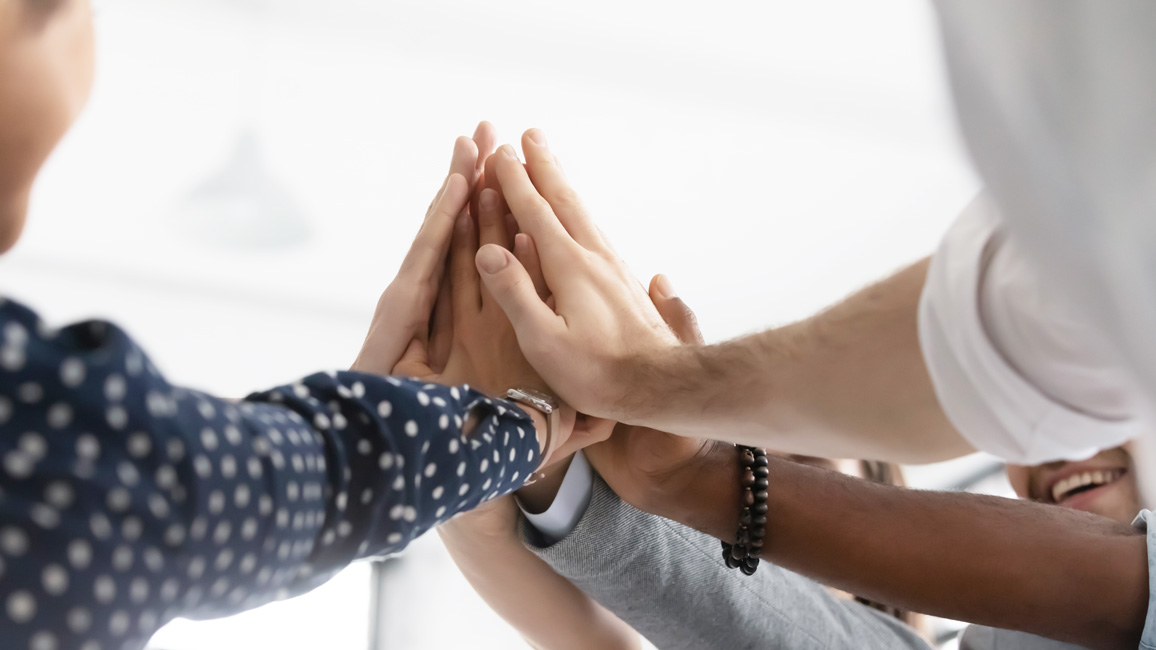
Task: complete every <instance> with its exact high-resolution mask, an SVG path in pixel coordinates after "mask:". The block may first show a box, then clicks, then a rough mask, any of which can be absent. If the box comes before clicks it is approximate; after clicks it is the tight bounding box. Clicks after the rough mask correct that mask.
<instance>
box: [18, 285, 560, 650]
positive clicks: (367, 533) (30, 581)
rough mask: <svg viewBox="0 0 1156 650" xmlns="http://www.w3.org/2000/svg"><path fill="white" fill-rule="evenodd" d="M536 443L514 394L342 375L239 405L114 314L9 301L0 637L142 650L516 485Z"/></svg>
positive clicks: (404, 540)
mask: <svg viewBox="0 0 1156 650" xmlns="http://www.w3.org/2000/svg"><path fill="white" fill-rule="evenodd" d="M471 419H472V424H473V427H474V428H473V429H472V433H471V434H470V435H469V436H468V437H465V436H463V434H462V432H463V429H465V428H467V426H468V425H467V422H468V421H470V420H471ZM538 453H539V450H538V442H537V439H536V437H535V432H534V429H533V424H532V422H531V421H530V419H529V418H528V417H527V415H526V414H525V413H524V412H523V411H522V410H520V409H518V408H517V407H516V406H514V405H512V404H510V403H508V402H504V401H501V400H491V399H489V398H488V397H486V396H484V395H482V394H480V393H478V392H476V391H473V390H470V389H469V388H468V387H447V386H440V385H435V384H422V383H420V382H417V381H413V380H403V379H395V378H392V377H385V378H383V377H378V376H375V375H366V374H361V373H355V372H337V373H326V374H316V375H312V376H310V377H307V378H305V379H304V380H302V381H300V382H298V383H295V384H292V385H289V386H283V387H279V388H275V389H273V390H269V391H265V392H260V393H255V394H253V395H251V396H249V397H248V398H246V399H245V400H244V401H243V402H240V403H231V402H228V401H225V400H221V399H217V398H214V397H210V396H208V395H205V394H203V393H199V392H197V391H193V390H187V389H183V388H177V387H174V386H171V385H170V384H168V383H167V382H166V381H165V380H164V378H163V377H161V375H160V374H159V373H158V372H157V370H156V368H154V367H153V365H152V364H151V363H150V362H149V360H148V358H147V357H146V356H145V355H144V353H143V352H141V350H140V349H139V348H138V347H137V346H136V345H135V344H134V343H133V342H132V341H131V340H130V339H129V338H128V337H127V336H126V335H125V334H124V332H123V331H121V330H120V329H118V328H116V327H115V326H113V325H110V324H108V323H104V322H89V323H83V324H79V325H74V326H71V327H68V328H65V329H62V330H59V331H52V330H49V329H47V328H46V327H45V326H44V325H43V324H42V323H41V322H40V321H39V319H38V318H37V317H36V316H35V314H33V313H32V312H31V311H29V310H28V309H26V308H25V307H23V306H21V305H19V304H17V303H15V302H12V301H4V302H2V303H0V648H3V649H4V650H24V649H25V648H28V649H30V650H68V649H72V648H76V649H81V650H120V649H122V648H125V649H133V650H135V649H138V648H142V647H144V645H145V643H146V642H147V640H148V639H149V637H150V636H151V635H152V634H153V632H155V631H156V630H157V628H159V627H160V626H161V625H163V624H164V623H165V622H166V621H168V620H170V619H172V618H174V617H176V616H185V617H194V618H196V617H212V616H219V615H225V614H231V613H235V612H238V611H241V610H244V609H248V608H251V607H255V606H257V605H261V604H264V603H266V602H269V601H271V600H275V599H279V598H285V597H288V596H291V595H295V594H298V593H302V592H304V591H308V590H309V589H310V588H312V587H314V586H316V585H318V584H320V583H322V582H324V581H325V580H327V579H328V578H329V577H330V576H332V575H333V574H334V573H336V572H337V571H338V570H340V569H341V568H343V567H345V566H346V565H347V564H348V563H349V562H351V561H353V560H355V559H358V558H363V557H368V556H374V555H381V554H387V553H390V552H393V551H397V550H400V549H402V548H404V547H405V546H406V544H408V543H409V542H410V541H411V540H413V539H414V538H416V537H418V536H419V535H421V534H422V533H423V532H425V531H426V530H428V529H429V528H430V527H432V526H434V525H436V524H437V523H439V522H442V521H445V520H446V519H448V518H450V517H451V516H453V515H454V514H456V513H458V512H462V511H464V510H468V509H470V508H473V507H474V506H476V505H478V504H479V503H481V502H482V501H484V500H487V499H490V498H494V497H496V496H499V495H502V494H506V493H508V492H511V491H513V490H515V489H517V488H518V487H521V485H522V484H523V483H524V482H525V480H526V479H527V478H528V477H529V474H530V472H532V471H533V469H534V468H535V467H536V466H537V465H538Z"/></svg>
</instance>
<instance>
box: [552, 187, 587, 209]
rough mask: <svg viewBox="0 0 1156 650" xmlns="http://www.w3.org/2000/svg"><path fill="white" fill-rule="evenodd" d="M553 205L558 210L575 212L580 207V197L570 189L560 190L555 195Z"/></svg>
mask: <svg viewBox="0 0 1156 650" xmlns="http://www.w3.org/2000/svg"><path fill="white" fill-rule="evenodd" d="M554 203H555V204H556V205H557V207H558V208H561V209H566V210H577V209H579V208H581V207H582V197H580V196H578V192H575V191H574V188H572V187H563V188H560V189H559V190H558V191H557V193H556V194H555V198H554Z"/></svg>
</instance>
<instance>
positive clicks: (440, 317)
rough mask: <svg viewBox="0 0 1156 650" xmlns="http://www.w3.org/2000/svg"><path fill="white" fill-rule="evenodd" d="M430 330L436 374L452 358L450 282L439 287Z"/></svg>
mask: <svg viewBox="0 0 1156 650" xmlns="http://www.w3.org/2000/svg"><path fill="white" fill-rule="evenodd" d="M467 218H468V217H467ZM429 330H430V335H429V363H430V368H431V369H433V371H434V372H441V371H442V370H444V369H445V366H446V361H448V360H449V358H450V350H451V349H452V348H453V341H454V309H453V291H452V289H451V286H450V283H449V282H442V283H440V284H439V285H438V298H437V302H436V303H434V310H433V316H432V317H431V318H430V328H429Z"/></svg>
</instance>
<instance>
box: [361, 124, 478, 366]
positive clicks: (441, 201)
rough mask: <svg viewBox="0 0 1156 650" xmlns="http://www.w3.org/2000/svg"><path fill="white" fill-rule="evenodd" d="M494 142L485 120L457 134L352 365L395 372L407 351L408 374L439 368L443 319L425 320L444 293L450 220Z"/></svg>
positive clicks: (445, 339) (444, 338)
mask: <svg viewBox="0 0 1156 650" xmlns="http://www.w3.org/2000/svg"><path fill="white" fill-rule="evenodd" d="M494 143H495V132H494V127H493V125H491V124H490V123H489V122H482V123H481V124H479V125H478V128H477V130H476V131H475V132H474V136H473V137H472V138H468V137H465V136H462V137H460V138H458V139H457V141H456V142H455V143H454V153H453V158H452V159H451V161H450V169H449V174H448V175H447V176H446V179H445V182H444V183H443V184H442V187H441V189H440V190H439V191H438V194H437V196H436V197H434V200H433V201H432V202H431V203H430V206H429V210H428V211H427V212H426V216H425V220H424V221H423V222H422V225H421V229H420V230H419V231H418V233H417V237H416V238H415V239H414V241H413V245H412V246H411V247H410V250H409V253H408V254H406V256H405V259H404V261H402V264H401V268H400V269H399V270H398V273H397V276H396V277H395V278H394V280H393V282H391V283H390V284H389V286H388V287H386V289H385V291H384V292H383V293H382V294H381V298H380V299H379V300H378V303H377V309H376V311H375V313H374V316H373V321H372V323H371V324H370V327H369V334H368V335H367V336H366V337H365V343H364V344H363V345H362V348H361V352H360V353H359V354H358V356H357V360H356V361H354V363H353V370H359V371H362V372H372V373H375V374H379V375H390V374H397V373H396V372H395V366H397V364H398V362H399V361H401V359H402V357H403V355H406V356H407V357H408V359H407V360H408V361H409V362H410V365H411V368H410V369H411V370H417V371H418V372H412V373H407V374H412V375H413V376H418V375H427V374H431V373H432V372H434V371H440V369H441V367H442V366H443V365H444V363H445V360H446V358H447V356H448V354H449V350H448V349H447V348H446V347H445V345H444V344H443V345H442V346H441V347H438V345H437V344H436V343H437V342H438V341H441V342H447V343H448V341H449V340H450V339H449V337H447V336H446V335H445V332H444V330H445V329H446V328H448V327H449V323H446V322H445V319H444V318H442V319H434V320H433V322H432V323H431V316H432V314H433V312H434V306H435V304H436V303H437V302H438V300H439V296H442V297H445V298H447V299H448V293H446V290H448V287H444V288H443V284H444V283H442V276H443V274H444V270H445V268H446V263H445V262H446V256H447V252H448V250H449V245H450V238H451V235H452V233H453V227H454V222H455V220H456V219H457V217H458V215H459V214H461V213H462V212H463V211H464V210H465V209H466V205H467V202H468V200H469V197H470V193H471V192H472V190H473V188H474V187H475V186H476V185H477V183H478V179H479V178H480V177H481V172H482V169H481V167H482V162H484V161H485V159H486V157H488V156H489V154H490V152H491V151H493V147H494ZM439 313H446V312H445V311H444V310H443V311H439ZM447 315H448V314H447ZM439 329H440V330H442V335H441V336H437V337H434V338H435V341H434V344H431V342H430V336H431V330H433V331H437V330H439ZM407 351H408V354H407Z"/></svg>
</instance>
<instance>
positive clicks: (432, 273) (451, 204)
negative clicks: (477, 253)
mask: <svg viewBox="0 0 1156 650" xmlns="http://www.w3.org/2000/svg"><path fill="white" fill-rule="evenodd" d="M468 197H469V187H468V185H467V183H466V179H465V177H463V176H462V175H461V174H452V175H451V176H450V177H449V178H447V179H446V184H445V188H444V189H443V190H442V193H441V195H440V196H439V197H438V199H437V201H436V202H435V204H434V206H433V208H432V209H431V210H430V214H429V216H428V217H427V218H426V220H425V223H423V224H422V226H421V230H419V231H418V233H417V237H415V238H414V240H413V245H411V246H410V249H409V252H408V253H406V256H405V259H404V260H402V263H401V271H400V272H399V275H400V274H408V275H409V276H410V281H412V282H435V281H436V280H437V278H439V277H441V272H442V269H443V268H444V264H445V258H446V253H447V251H449V246H450V238H451V236H452V235H453V231H454V220H455V219H456V218H457V216H458V213H460V212H461V211H462V209H463V208H464V207H465V205H466V200H467V199H468Z"/></svg>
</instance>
